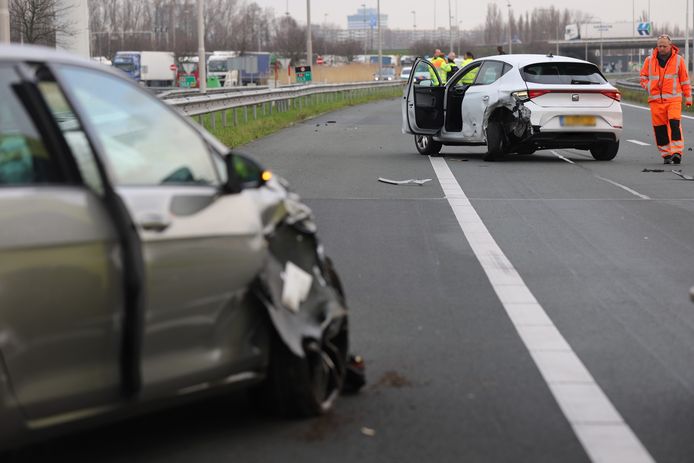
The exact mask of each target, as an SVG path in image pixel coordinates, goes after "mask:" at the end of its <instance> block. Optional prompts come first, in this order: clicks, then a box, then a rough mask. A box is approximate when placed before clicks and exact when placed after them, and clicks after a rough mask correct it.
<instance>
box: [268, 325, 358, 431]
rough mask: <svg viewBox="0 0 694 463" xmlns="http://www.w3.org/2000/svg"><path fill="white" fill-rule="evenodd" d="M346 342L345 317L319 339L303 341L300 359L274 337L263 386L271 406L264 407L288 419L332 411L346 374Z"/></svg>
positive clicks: (330, 326)
mask: <svg viewBox="0 0 694 463" xmlns="http://www.w3.org/2000/svg"><path fill="white" fill-rule="evenodd" d="M347 340H348V330H347V317H341V318H337V319H335V320H334V321H333V323H331V324H330V325H329V326H328V327H326V328H325V330H324V332H323V336H322V339H320V340H315V339H313V340H306V341H305V342H304V352H305V355H304V357H303V358H302V357H299V356H297V355H295V354H294V353H293V352H291V351H290V350H289V348H288V347H287V346H286V345H285V344H284V342H283V341H282V340H281V339H280V337H279V335H275V336H274V339H273V342H272V351H271V354H270V355H271V356H270V366H269V378H268V382H267V384H266V385H265V386H266V391H265V392H266V399H267V400H268V401H269V402H270V404H265V406H266V407H267V405H271V406H272V409H273V411H274V412H277V413H279V414H280V415H282V416H286V417H289V418H309V417H314V416H319V415H323V414H325V413H327V412H329V411H330V410H332V408H333V406H334V405H335V401H336V400H337V398H338V396H339V395H340V391H341V390H342V387H343V384H344V380H345V375H346V372H347V362H348V346H347V344H348V341H347ZM268 394H269V397H268V396H267V395H268Z"/></svg>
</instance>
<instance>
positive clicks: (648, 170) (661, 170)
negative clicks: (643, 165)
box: [641, 169, 665, 172]
mask: <svg viewBox="0 0 694 463" xmlns="http://www.w3.org/2000/svg"><path fill="white" fill-rule="evenodd" d="M641 172H665V171H664V170H663V169H643V170H642V171H641Z"/></svg>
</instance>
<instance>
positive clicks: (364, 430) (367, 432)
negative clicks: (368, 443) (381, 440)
mask: <svg viewBox="0 0 694 463" xmlns="http://www.w3.org/2000/svg"><path fill="white" fill-rule="evenodd" d="M361 433H362V434H364V435H365V436H369V437H373V436H375V435H376V430H375V429H371V428H367V427H366V426H364V427H362V428H361Z"/></svg>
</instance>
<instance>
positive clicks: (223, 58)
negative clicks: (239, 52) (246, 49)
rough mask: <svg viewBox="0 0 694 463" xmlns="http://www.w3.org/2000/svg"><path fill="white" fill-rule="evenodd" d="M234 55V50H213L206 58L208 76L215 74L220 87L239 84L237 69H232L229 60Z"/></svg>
mask: <svg viewBox="0 0 694 463" xmlns="http://www.w3.org/2000/svg"><path fill="white" fill-rule="evenodd" d="M235 56H236V52H234V51H215V52H214V53H212V55H211V56H210V57H209V58H208V59H207V74H208V76H216V77H217V78H218V79H219V84H220V85H221V86H222V87H230V86H234V85H239V81H238V74H239V73H238V71H237V70H235V69H233V68H232V67H231V66H232V62H231V61H230V60H229V59H230V58H233V57H235Z"/></svg>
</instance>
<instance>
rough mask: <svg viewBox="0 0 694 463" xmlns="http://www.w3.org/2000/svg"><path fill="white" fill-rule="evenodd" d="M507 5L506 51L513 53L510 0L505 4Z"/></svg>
mask: <svg viewBox="0 0 694 463" xmlns="http://www.w3.org/2000/svg"><path fill="white" fill-rule="evenodd" d="M506 6H508V53H509V55H510V54H511V53H513V40H512V39H511V0H509V1H508V3H507V4H506Z"/></svg>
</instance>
